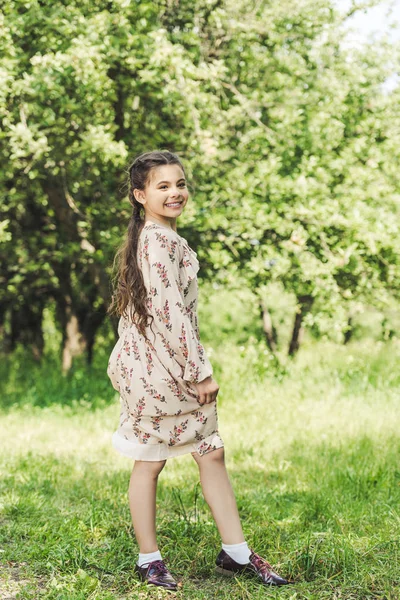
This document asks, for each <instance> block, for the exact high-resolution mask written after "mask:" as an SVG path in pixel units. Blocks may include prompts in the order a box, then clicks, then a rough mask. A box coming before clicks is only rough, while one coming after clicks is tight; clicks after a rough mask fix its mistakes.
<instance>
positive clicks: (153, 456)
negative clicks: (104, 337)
mask: <svg viewBox="0 0 400 600" xmlns="http://www.w3.org/2000/svg"><path fill="white" fill-rule="evenodd" d="M129 183H130V189H129V200H130V203H131V204H132V207H133V213H132V216H131V219H130V221H129V224H128V232H127V237H126V241H125V242H124V244H123V245H122V247H121V248H120V249H119V251H118V252H117V255H116V258H115V261H114V263H117V264H118V270H117V276H116V281H115V288H114V294H113V301H112V303H111V306H110V309H109V312H110V313H111V312H116V313H117V314H118V315H120V317H121V318H120V320H119V324H118V335H119V340H118V341H117V343H116V345H115V347H114V349H113V351H112V353H111V356H110V359H109V363H108V368H107V374H108V376H109V378H110V380H111V382H112V385H113V387H114V388H115V389H116V390H117V391H118V392H119V394H120V403H121V414H120V422H119V427H118V429H117V431H116V432H115V433H114V435H113V445H114V447H115V448H116V449H117V450H118V451H119V452H121V453H122V454H124V455H126V456H129V457H130V458H133V459H134V460H135V462H134V466H133V471H132V475H131V478H130V484H129V493H128V496H129V505H130V511H131V515H132V522H133V527H134V531H135V536H136V540H137V543H138V546H139V558H138V561H137V564H136V565H135V570H136V572H137V573H138V575H139V576H140V577H141V579H143V580H144V581H147V583H150V584H154V585H157V586H162V587H164V588H167V589H170V590H174V589H176V588H177V582H176V581H175V580H174V578H173V577H172V575H171V573H170V572H169V570H168V568H167V567H166V565H165V562H164V560H163V558H162V556H161V553H160V550H159V548H158V545H157V539H156V523H155V513H156V488H157V481H158V476H159V474H160V472H161V470H162V469H163V468H164V465H165V463H166V460H167V459H168V458H172V457H174V456H178V455H180V454H187V453H189V452H190V453H191V455H192V456H193V458H194V460H195V461H196V463H197V464H198V466H199V472H200V481H201V486H202V491H203V494H204V498H205V500H206V502H207V504H208V505H209V507H210V509H211V512H212V515H213V517H214V519H215V523H216V526H217V528H218V531H219V533H220V535H221V539H222V549H221V551H220V553H219V554H218V556H217V558H216V572H218V573H220V574H222V575H234V574H235V573H238V572H242V571H246V572H250V573H253V574H254V575H255V576H256V577H258V578H259V579H260V580H261V582H262V583H263V584H267V585H284V584H286V583H288V581H287V580H286V579H284V578H283V577H280V576H279V575H278V574H277V573H275V572H274V571H273V569H272V567H271V565H270V564H269V563H268V562H267V561H266V560H264V559H263V558H261V557H260V556H259V555H258V554H256V553H255V552H253V551H252V550H251V549H250V548H249V547H248V545H247V543H246V541H245V539H244V536H243V531H242V527H241V523H240V519H239V514H238V509H237V506H236V500H235V497H234V494H233V491H232V487H231V484H230V481H229V477H228V474H227V471H226V467H225V462H224V444H223V441H222V439H221V437H220V435H219V432H218V416H217V404H216V399H217V395H218V390H219V386H218V384H217V382H216V381H215V380H214V379H213V377H212V374H213V369H212V366H211V364H210V362H209V360H208V358H207V356H206V353H205V351H204V347H203V346H202V344H201V342H200V333H199V325H198V319H197V292H198V287H197V275H196V274H197V272H198V270H199V262H198V260H197V254H196V252H194V251H193V250H192V249H191V248H190V246H189V245H188V243H187V241H186V239H185V238H183V237H182V236H180V235H179V234H178V233H177V229H176V225H177V223H176V221H177V218H178V217H179V216H180V215H181V214H182V212H183V210H184V208H185V206H186V204H187V202H188V196H189V193H188V189H187V183H186V178H185V170H184V168H183V166H182V164H181V162H180V160H179V158H178V157H177V156H176V155H175V154H172V153H171V152H168V151H160V152H159V151H154V152H146V153H144V154H141V155H140V156H138V157H137V158H136V159H135V161H134V162H133V164H132V165H131V167H130V169H129ZM149 320H150V323H149V322H148V321H149Z"/></svg>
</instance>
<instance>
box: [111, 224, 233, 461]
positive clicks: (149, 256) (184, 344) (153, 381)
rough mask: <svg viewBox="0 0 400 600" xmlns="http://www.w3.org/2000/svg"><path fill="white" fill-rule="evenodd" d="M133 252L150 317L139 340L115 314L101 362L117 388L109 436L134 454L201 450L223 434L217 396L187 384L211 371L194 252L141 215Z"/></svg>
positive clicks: (153, 456) (217, 444) (147, 456)
mask: <svg viewBox="0 0 400 600" xmlns="http://www.w3.org/2000/svg"><path fill="white" fill-rule="evenodd" d="M137 257H138V263H139V266H140V268H141V270H142V274H143V281H144V284H145V286H146V289H147V308H148V311H149V312H150V314H152V315H153V317H154V321H153V322H152V324H151V326H150V325H149V326H148V327H147V328H146V333H147V338H148V339H147V340H146V339H145V338H144V337H143V336H142V335H141V334H140V333H139V331H138V329H137V327H136V325H135V324H134V323H132V322H130V321H129V320H128V319H127V318H125V317H121V318H120V321H119V324H118V335H119V339H118V341H117V343H116V344H115V346H114V348H113V350H112V352H111V355H110V358H109V361H108V367H107V374H108V376H109V378H110V380H111V383H112V385H113V387H114V389H115V390H117V391H118V392H119V395H120V420H119V427H118V429H117V431H116V432H115V433H114V435H113V444H114V446H115V448H116V449H117V450H119V451H120V452H122V453H123V454H125V455H127V456H130V457H131V458H134V459H136V460H162V459H165V458H169V457H172V456H177V455H179V454H185V453H189V452H194V451H197V452H198V454H200V455H203V454H205V453H206V452H210V451H212V450H215V449H217V448H221V447H222V446H223V441H222V439H221V437H220V436H219V433H218V415H217V406H216V403H215V402H213V403H211V404H204V405H200V404H199V395H198V392H197V390H196V388H195V387H194V385H193V384H194V383H198V382H200V381H203V379H205V378H206V377H208V376H209V375H212V372H213V370H212V366H211V363H210V362H209V360H208V357H207V355H206V352H205V349H204V347H203V345H202V343H201V341H200V331H199V326H198V317H197V299H198V285H197V272H198V269H199V263H198V260H197V255H196V253H195V252H194V251H193V250H192V249H191V248H190V246H189V245H188V243H187V241H186V239H185V238H183V237H181V236H180V235H178V234H177V233H176V232H174V231H173V230H172V229H170V228H168V227H165V226H163V225H160V224H158V223H153V222H151V221H147V222H146V223H145V225H144V227H143V229H142V230H141V232H140V235H139V242H138V251H137ZM128 314H129V313H128ZM150 340H151V341H150Z"/></svg>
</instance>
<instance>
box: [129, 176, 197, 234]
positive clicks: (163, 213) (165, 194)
mask: <svg viewBox="0 0 400 600" xmlns="http://www.w3.org/2000/svg"><path fill="white" fill-rule="evenodd" d="M134 195H135V198H136V200H138V202H141V203H142V204H143V206H144V210H145V214H146V219H150V220H155V221H158V222H160V223H163V224H164V225H167V226H168V227H170V226H172V227H174V226H175V224H176V218H177V217H179V215H181V214H182V211H183V209H184V207H185V206H186V203H187V200H188V196H189V191H188V189H187V187H186V179H185V175H184V173H183V171H182V169H181V167H180V166H179V165H162V166H160V167H155V168H154V169H152V170H151V172H150V175H149V182H148V184H147V185H146V188H145V189H144V190H139V189H135V190H134Z"/></svg>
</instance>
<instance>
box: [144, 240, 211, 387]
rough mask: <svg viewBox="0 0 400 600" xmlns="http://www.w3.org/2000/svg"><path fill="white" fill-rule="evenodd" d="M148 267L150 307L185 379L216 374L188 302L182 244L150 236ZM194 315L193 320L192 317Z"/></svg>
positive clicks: (164, 340)
mask: <svg viewBox="0 0 400 600" xmlns="http://www.w3.org/2000/svg"><path fill="white" fill-rule="evenodd" d="M145 259H146V261H147V263H148V264H147V268H148V271H147V272H148V310H149V311H150V313H151V314H152V315H153V317H154V322H153V325H152V327H153V329H156V330H157V332H158V334H159V336H160V337H161V339H162V341H163V345H164V347H165V348H166V350H167V351H168V353H169V355H170V356H171V357H172V358H173V360H174V361H176V362H177V363H178V364H179V365H180V366H181V367H182V369H183V372H182V379H183V380H184V381H188V382H192V383H199V382H200V381H203V379H205V378H206V377H209V376H210V375H212V373H213V369H212V366H211V363H210V361H209V360H208V358H207V355H206V352H205V350H204V347H203V346H202V344H201V343H200V340H199V339H198V335H197V332H196V330H195V327H194V322H197V316H195V310H196V308H195V307H194V308H193V306H186V305H185V290H184V288H183V285H182V279H183V277H181V275H184V274H183V273H182V270H184V269H186V268H187V267H186V266H185V261H181V245H180V242H179V240H178V238H177V237H175V236H170V235H161V236H160V235H157V234H156V235H151V237H150V241H149V244H148V246H147V252H146V253H145ZM191 316H192V317H193V321H192V318H191Z"/></svg>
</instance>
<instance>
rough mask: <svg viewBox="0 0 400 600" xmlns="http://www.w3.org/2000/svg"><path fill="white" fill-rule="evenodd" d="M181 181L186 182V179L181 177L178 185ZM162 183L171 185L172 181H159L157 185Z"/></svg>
mask: <svg viewBox="0 0 400 600" xmlns="http://www.w3.org/2000/svg"><path fill="white" fill-rule="evenodd" d="M180 181H185V178H184V177H181V178H180V179H178V181H177V183H179V182H180ZM160 183H171V182H170V181H159V182H158V183H156V185H160Z"/></svg>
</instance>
